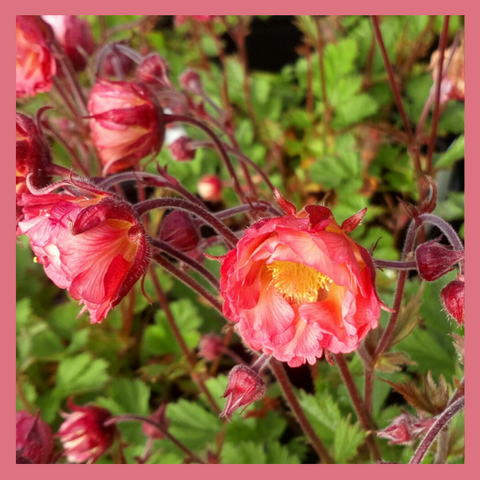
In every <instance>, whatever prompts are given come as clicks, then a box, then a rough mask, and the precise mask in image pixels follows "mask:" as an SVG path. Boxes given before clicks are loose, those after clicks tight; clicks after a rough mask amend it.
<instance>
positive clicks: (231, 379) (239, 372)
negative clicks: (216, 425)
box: [220, 365, 266, 420]
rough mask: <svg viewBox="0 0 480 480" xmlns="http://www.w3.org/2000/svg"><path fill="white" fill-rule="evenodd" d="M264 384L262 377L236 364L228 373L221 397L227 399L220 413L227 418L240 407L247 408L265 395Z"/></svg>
mask: <svg viewBox="0 0 480 480" xmlns="http://www.w3.org/2000/svg"><path fill="white" fill-rule="evenodd" d="M265 391H266V386H265V382H264V381H263V379H262V377H260V375H259V374H258V373H256V372H255V371H254V370H252V369H251V368H250V367H247V366H245V365H237V366H235V367H233V368H232V370H231V371H230V373H229V374H228V384H227V389H226V390H225V393H224V394H223V396H222V398H226V399H227V403H226V404H225V408H224V409H223V411H222V413H221V414H220V416H221V417H225V418H226V419H227V420H230V419H231V418H232V415H233V412H235V410H238V409H239V408H240V407H245V408H247V407H248V406H249V405H251V404H252V403H253V402H256V401H257V400H259V399H260V398H262V397H263V396H264V395H265Z"/></svg>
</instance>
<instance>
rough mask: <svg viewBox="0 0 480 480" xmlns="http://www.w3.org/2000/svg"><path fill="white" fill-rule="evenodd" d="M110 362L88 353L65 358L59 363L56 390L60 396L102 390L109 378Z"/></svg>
mask: <svg viewBox="0 0 480 480" xmlns="http://www.w3.org/2000/svg"><path fill="white" fill-rule="evenodd" d="M107 367H108V364H107V362H106V361H105V360H102V359H93V358H92V357H91V355H89V354H88V353H81V354H80V355H76V356H74V357H70V358H65V359H63V360H62V361H61V362H60V363H59V365H58V371H57V384H56V386H55V392H56V394H57V395H58V396H59V397H60V398H64V397H66V396H69V395H76V394H79V393H84V392H89V391H92V390H100V389H101V388H102V387H103V386H104V384H105V383H106V381H107V380H108V374H107Z"/></svg>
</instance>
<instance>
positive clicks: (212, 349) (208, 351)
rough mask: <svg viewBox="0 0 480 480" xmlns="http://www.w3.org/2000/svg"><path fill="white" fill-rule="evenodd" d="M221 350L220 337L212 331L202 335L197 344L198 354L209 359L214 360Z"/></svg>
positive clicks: (222, 347) (221, 341)
mask: <svg viewBox="0 0 480 480" xmlns="http://www.w3.org/2000/svg"><path fill="white" fill-rule="evenodd" d="M223 350H224V345H223V340H222V337H220V336H219V335H214V334H213V333H209V334H207V335H204V336H203V337H202V338H201V339H200V343H199V344H198V355H199V356H200V357H203V358H204V359H205V360H209V361H213V360H216V359H217V358H218V356H219V355H220V354H221V353H222V352H223Z"/></svg>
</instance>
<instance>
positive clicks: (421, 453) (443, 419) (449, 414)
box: [409, 397, 465, 464]
mask: <svg viewBox="0 0 480 480" xmlns="http://www.w3.org/2000/svg"><path fill="white" fill-rule="evenodd" d="M464 407H465V397H462V398H460V399H458V400H457V401H456V402H454V403H452V405H450V406H449V407H447V408H446V409H445V410H444V412H443V413H442V414H440V415H439V416H438V418H437V421H436V422H435V423H434V424H433V425H432V427H431V428H430V430H429V431H428V432H427V434H426V435H425V437H424V438H423V440H422V441H421V442H420V445H419V446H418V448H417V450H416V451H415V454H414V455H413V457H412V459H411V460H410V462H409V463H411V464H419V463H422V460H423V459H424V457H425V455H426V454H427V452H428V450H430V447H431V446H432V443H433V442H434V441H435V439H436V438H437V436H438V435H439V434H440V432H441V431H442V430H443V428H444V427H446V426H447V425H448V424H449V423H450V421H451V420H452V418H453V417H454V416H455V415H456V414H457V413H458V412H460V411H461V410H463V408H464Z"/></svg>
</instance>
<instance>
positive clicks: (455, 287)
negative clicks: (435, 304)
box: [440, 275, 465, 325]
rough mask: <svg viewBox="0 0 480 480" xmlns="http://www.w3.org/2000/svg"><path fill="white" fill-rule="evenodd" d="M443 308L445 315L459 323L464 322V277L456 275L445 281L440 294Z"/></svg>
mask: <svg viewBox="0 0 480 480" xmlns="http://www.w3.org/2000/svg"><path fill="white" fill-rule="evenodd" d="M440 298H441V299H442V304H443V308H444V309H445V312H446V313H447V315H448V316H449V317H450V318H452V319H453V320H456V321H457V322H458V324H459V325H463V324H464V323H465V279H464V277H463V276H460V275H459V276H458V277H457V278H456V279H455V280H452V281H451V282H449V283H447V285H445V287H443V289H442V292H441V294H440Z"/></svg>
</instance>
